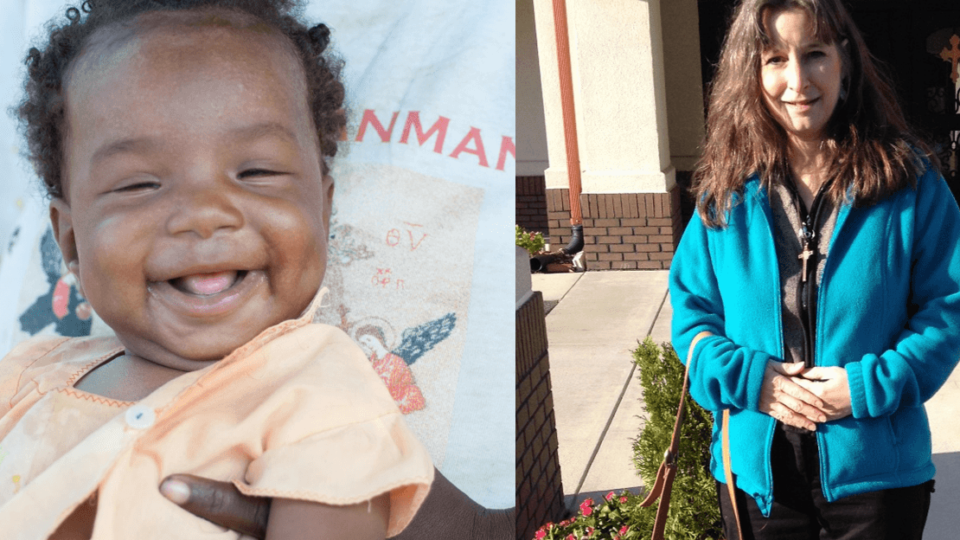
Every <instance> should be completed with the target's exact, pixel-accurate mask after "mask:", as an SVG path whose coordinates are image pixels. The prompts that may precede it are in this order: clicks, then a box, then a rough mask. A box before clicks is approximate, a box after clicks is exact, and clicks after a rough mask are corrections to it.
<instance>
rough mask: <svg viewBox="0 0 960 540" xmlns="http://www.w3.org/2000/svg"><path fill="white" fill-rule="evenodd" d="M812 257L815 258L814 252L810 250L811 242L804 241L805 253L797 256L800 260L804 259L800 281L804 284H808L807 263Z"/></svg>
mask: <svg viewBox="0 0 960 540" xmlns="http://www.w3.org/2000/svg"><path fill="white" fill-rule="evenodd" d="M812 256H813V251H812V250H811V249H810V242H809V241H804V242H803V251H802V252H801V253H800V255H798V256H797V258H798V259H802V260H803V270H802V271H801V273H800V281H802V282H804V283H806V281H807V261H808V260H809V259H810V257H812Z"/></svg>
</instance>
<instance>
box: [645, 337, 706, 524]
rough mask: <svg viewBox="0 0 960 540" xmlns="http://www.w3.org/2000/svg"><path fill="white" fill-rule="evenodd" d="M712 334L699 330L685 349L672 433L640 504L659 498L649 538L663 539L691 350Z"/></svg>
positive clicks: (674, 473)
mask: <svg viewBox="0 0 960 540" xmlns="http://www.w3.org/2000/svg"><path fill="white" fill-rule="evenodd" d="M710 335H712V334H711V333H710V332H700V333H699V334H697V335H696V337H694V338H693V341H692V342H691V343H690V349H689V350H688V351H687V366H686V369H685V370H684V372H683V390H681V392H680V406H679V407H678V408H677V419H676V421H674V424H673V435H672V436H671V437H670V447H669V448H668V449H667V450H666V452H664V453H663V462H662V463H660V468H659V469H657V478H656V480H655V481H654V483H653V487H652V488H651V489H650V492H649V493H648V494H647V497H646V498H645V499H643V502H641V503H640V506H650V505H651V504H653V501H655V500H657V499H658V498H659V499H660V504H658V505H657V517H656V519H654V522H653V534H652V535H651V540H663V531H664V528H665V527H666V525H667V510H668V509H669V507H670V491H671V489H672V488H673V479H674V477H675V476H676V475H677V452H678V451H679V450H680V426H681V425H682V423H683V408H684V403H685V402H686V399H685V398H686V396H687V391H688V390H689V387H690V362H691V361H692V360H693V350H694V349H695V348H696V346H697V343H698V342H699V341H700V340H701V339H703V338H705V337H707V336H710Z"/></svg>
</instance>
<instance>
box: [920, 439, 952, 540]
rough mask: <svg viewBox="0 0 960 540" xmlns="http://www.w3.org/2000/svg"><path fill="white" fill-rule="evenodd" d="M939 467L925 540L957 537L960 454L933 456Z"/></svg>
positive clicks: (949, 539)
mask: <svg viewBox="0 0 960 540" xmlns="http://www.w3.org/2000/svg"><path fill="white" fill-rule="evenodd" d="M933 464H934V466H936V467H937V475H936V476H935V477H934V480H936V482H937V483H936V486H935V487H934V489H936V492H935V493H934V494H933V496H932V497H931V498H930V514H929V516H928V517H927V525H926V527H924V529H923V537H924V539H925V540H952V539H953V538H956V537H957V508H958V506H957V501H960V452H948V453H943V454H934V455H933Z"/></svg>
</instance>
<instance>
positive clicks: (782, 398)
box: [776, 382, 827, 422]
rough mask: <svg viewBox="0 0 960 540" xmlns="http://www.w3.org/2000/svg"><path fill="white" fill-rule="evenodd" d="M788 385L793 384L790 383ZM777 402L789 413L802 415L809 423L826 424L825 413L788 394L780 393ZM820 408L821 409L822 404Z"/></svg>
mask: <svg viewBox="0 0 960 540" xmlns="http://www.w3.org/2000/svg"><path fill="white" fill-rule="evenodd" d="M789 384H793V383H792V382H791V383H789ZM776 398H777V401H778V402H779V403H780V404H782V405H784V406H785V407H787V408H788V409H790V410H791V411H793V412H795V413H797V414H800V415H803V416H804V417H806V418H807V419H808V420H810V421H811V422H826V421H827V415H826V411H824V410H822V409H821V408H818V407H815V406H813V405H809V404H807V403H805V402H804V401H802V400H800V399H798V398H795V397H793V396H792V395H790V394H788V393H780V394H777V395H776ZM820 407H823V405H822V403H821V405H820Z"/></svg>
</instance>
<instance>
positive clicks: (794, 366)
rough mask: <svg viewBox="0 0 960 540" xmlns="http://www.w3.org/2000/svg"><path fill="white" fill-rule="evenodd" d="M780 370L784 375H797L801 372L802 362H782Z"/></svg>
mask: <svg viewBox="0 0 960 540" xmlns="http://www.w3.org/2000/svg"><path fill="white" fill-rule="evenodd" d="M780 366H781V372H782V373H783V374H784V375H791V376H792V375H799V374H800V373H802V372H803V368H804V364H803V362H783V363H782V364H780Z"/></svg>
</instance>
